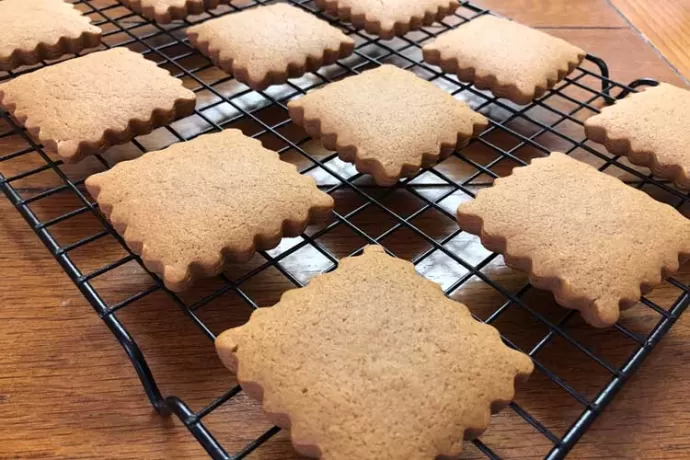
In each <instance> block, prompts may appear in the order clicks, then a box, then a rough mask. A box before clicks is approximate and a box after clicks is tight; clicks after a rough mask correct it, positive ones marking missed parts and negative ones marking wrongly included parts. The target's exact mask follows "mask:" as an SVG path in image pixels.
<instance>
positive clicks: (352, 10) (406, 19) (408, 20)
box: [316, 0, 460, 39]
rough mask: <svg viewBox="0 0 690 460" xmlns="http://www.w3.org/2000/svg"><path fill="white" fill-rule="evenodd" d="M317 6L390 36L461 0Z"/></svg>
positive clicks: (322, 1) (351, 0) (319, 1)
mask: <svg viewBox="0 0 690 460" xmlns="http://www.w3.org/2000/svg"><path fill="white" fill-rule="evenodd" d="M316 6H318V7H319V8H321V9H325V10H326V11H327V12H328V13H329V14H332V15H334V16H338V17H339V18H340V19H341V20H342V21H346V22H348V21H349V22H352V23H353V24H354V25H355V27H358V28H360V29H365V30H366V31H367V32H369V33H370V34H373V35H378V36H380V37H381V38H385V39H389V38H393V37H394V36H397V35H404V34H406V33H407V32H409V31H410V30H413V29H419V28H420V27H422V26H423V25H427V26H428V25H431V24H432V23H434V21H440V20H441V19H443V18H444V17H446V16H448V15H449V14H452V13H453V12H454V11H455V10H456V9H457V8H458V7H459V6H460V3H459V2H458V1H457V0H316Z"/></svg>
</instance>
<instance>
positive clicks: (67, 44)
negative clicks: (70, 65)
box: [0, 0, 101, 70]
mask: <svg viewBox="0 0 690 460" xmlns="http://www.w3.org/2000/svg"><path fill="white" fill-rule="evenodd" d="M100 43H101V29H100V28H98V27H96V26H94V25H92V24H91V20H90V19H89V18H88V17H87V16H82V14H81V13H80V12H79V11H77V9H75V8H74V6H73V5H71V4H69V3H66V2H64V1H63V0H3V1H1V2H0V70H13V69H16V68H17V67H20V66H22V65H33V64H38V63H39V62H41V61H42V60H44V59H57V58H59V57H60V56H62V55H64V54H69V53H78V52H80V51H82V50H84V49H86V48H93V47H96V46H98V45H100Z"/></svg>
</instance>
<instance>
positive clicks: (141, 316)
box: [0, 0, 690, 459]
mask: <svg viewBox="0 0 690 460" xmlns="http://www.w3.org/2000/svg"><path fill="white" fill-rule="evenodd" d="M482 4H484V5H486V6H488V7H490V8H493V9H495V10H496V11H498V12H501V13H503V14H505V15H507V16H510V17H512V18H514V19H516V20H519V21H522V22H524V23H527V24H529V25H532V26H537V27H541V28H545V29H548V31H549V33H553V34H554V35H558V36H561V37H563V38H566V39H567V40H570V41H571V42H573V43H575V44H577V45H579V46H581V47H583V48H585V49H587V50H588V51H590V52H591V53H593V54H595V55H598V56H600V57H602V58H604V59H605V60H606V61H607V62H608V64H609V66H610V68H611V71H612V76H613V78H614V79H616V80H619V81H624V82H626V81H630V80H632V79H635V78H638V77H640V76H648V77H653V78H657V79H660V80H665V81H669V82H672V83H675V84H679V85H685V84H687V80H686V79H685V78H684V77H683V75H685V76H690V56H689V55H688V50H690V29H688V24H690V2H688V1H687V0H673V1H672V0H669V1H664V2H656V1H653V0H612V1H611V2H610V3H609V2H607V1H605V0H578V1H577V2H572V1H567V0H562V1H556V0H520V1H517V0H511V1H505V0H504V1H501V0H483V1H482ZM621 12H623V13H624V15H622V14H621ZM641 32H642V33H644V34H645V35H646V37H647V39H645V38H644V37H643V36H642V35H641ZM650 41H651V43H650ZM662 53H663V54H662ZM673 66H675V67H673ZM57 206H58V208H59V203H58V204H57ZM55 212H59V209H57V210H56V211H55ZM0 216H2V218H1V219H0V241H1V243H0V258H1V260H2V261H3V273H2V278H1V279H0V307H1V308H0V324H1V326H0V346H1V348H2V350H3V352H2V354H1V355H0V458H2V459H9V458H13V459H14V458H70V459H72V458H94V457H99V458H109V459H125V458H205V454H204V452H203V450H202V449H201V448H200V447H199V445H198V444H197V443H196V442H195V441H194V440H193V439H192V437H191V436H190V435H189V433H188V432H187V430H186V429H185V428H184V427H183V426H181V425H180V424H179V423H178V422H176V421H175V420H174V419H173V418H161V417H159V416H158V415H157V414H155V413H154V412H153V411H152V410H151V408H150V406H149V405H148V401H147V400H146V399H145V397H144V395H143V392H142V391H141V387H140V384H139V381H138V379H137V378H136V375H135V373H134V371H133V369H132V367H131V365H130V363H129V361H128V359H127V358H126V356H125V354H124V353H123V352H122V350H121V348H120V347H119V345H118V344H117V343H116V342H115V340H114V339H113V337H112V336H111V334H110V333H109V331H108V330H107V329H106V328H105V327H104V326H103V324H102V323H101V321H100V320H99V319H98V317H97V316H96V315H95V314H94V313H93V311H92V310H91V308H90V307H89V305H88V304H87V303H86V302H85V300H84V299H83V298H82V297H81V295H80V294H79V292H78V291H77V290H76V288H75V287H74V286H73V284H72V283H71V282H70V281H69V279H68V278H67V277H66V276H65V274H64V273H63V272H62V271H61V270H60V268H59V267H58V265H57V264H56V263H55V262H54V261H53V260H52V258H51V257H50V256H49V255H48V253H47V252H46V250H45V248H44V247H43V246H42V245H41V244H40V243H39V241H38V240H37V239H36V237H35V236H34V235H33V233H32V231H31V230H30V229H29V228H28V226H27V225H26V224H25V222H24V221H23V220H22V219H21V218H20V216H19V215H18V214H17V213H16V212H15V211H14V210H13V209H12V207H11V206H10V205H9V204H8V202H7V201H6V200H4V199H0ZM685 271H686V272H687V271H688V269H687V267H686V268H685ZM686 274H687V273H686ZM131 275H132V274H131V273H128V272H127V271H126V270H125V271H124V272H123V273H120V274H119V275H118V277H116V278H115V279H114V280H112V282H113V283H115V288H116V289H118V288H122V289H123V290H126V289H127V287H128V285H127V283H128V282H130V280H131ZM686 278H687V277H686ZM658 295H660V296H662V297H663V296H664V295H667V296H670V295H671V294H666V293H664V292H663V291H662V292H660V293H659V294H658ZM123 315H124V316H125V320H126V322H127V324H128V327H129V328H130V330H131V331H132V332H133V334H135V335H136V336H137V338H138V340H139V342H140V345H141V346H142V348H143V349H144V351H145V353H146V354H147V356H148V357H149V363H150V365H151V367H152V368H153V370H154V373H155V374H156V376H157V377H158V379H159V381H160V383H161V386H162V387H163V388H164V390H165V391H166V393H168V394H179V395H189V396H188V397H187V401H188V402H189V403H190V404H191V405H192V407H193V408H195V409H198V408H199V407H200V406H201V404H203V403H205V402H208V401H209V399H210V398H211V397H212V396H214V395H218V394H220V393H221V392H222V391H223V390H224V389H226V388H227V387H228V385H229V384H230V383H231V382H232V377H231V376H230V375H229V373H227V372H226V371H225V370H224V369H222V367H221V366H220V365H219V363H218V361H217V359H216V358H215V356H214V352H213V348H212V345H211V343H210V342H209V341H207V340H204V339H203V337H201V334H200V332H199V331H198V330H197V329H195V328H193V327H192V326H191V325H190V324H189V322H188V321H187V320H186V319H185V318H184V316H183V314H182V313H181V312H180V311H179V310H177V309H171V308H170V306H169V304H168V303H166V302H162V301H161V302H157V301H151V302H147V303H146V304H145V305H144V306H142V307H140V308H138V309H137V310H136V311H124V312H123ZM642 320H644V318H642ZM583 327H584V326H583ZM689 341H690V315H686V317H684V318H682V319H681V320H680V321H679V323H678V324H677V325H676V327H675V328H674V330H673V331H672V332H671V333H670V334H669V336H668V337H667V338H666V339H665V340H664V341H663V342H662V343H661V345H660V346H659V347H658V348H657V349H656V350H655V351H654V352H653V353H652V355H651V356H650V358H649V359H648V360H647V361H646V362H645V364H644V365H643V367H642V368H641V369H640V370H639V371H638V372H637V374H636V375H635V376H634V377H633V378H632V379H631V381H630V382H629V383H628V384H627V385H626V386H625V388H624V389H623V391H622V392H621V393H620V394H619V396H618V397H617V398H616V400H615V401H614V403H613V404H611V406H609V408H608V409H607V410H606V411H605V412H604V414H603V415H602V416H601V417H600V418H599V419H598V421H597V422H596V423H595V424H594V426H593V428H592V429H591V430H590V432H589V433H587V434H586V435H585V437H584V438H583V439H582V441H581V442H580V443H579V444H578V445H577V447H576V448H575V449H574V451H573V452H572V458H688V457H689V456H690V415H688V411H687V408H686V405H685V404H684V403H685V396H686V395H685V393H686V392H687V388H688V385H690V344H689V343H688V342H689ZM597 343H598V344H599V346H601V347H607V346H608V345H607V344H608V343H609V342H607V341H605V340H602V341H600V342H597ZM616 347H617V345H615V344H613V345H611V349H602V350H599V351H600V352H602V353H608V352H610V356H612V357H615V356H617V355H620V354H622V353H624V350H618V349H617V348H616ZM554 359H558V357H555V358H554ZM568 377H569V378H570V379H572V381H573V382H575V384H582V385H585V387H586V385H587V382H588V381H589V379H590V378H591V375H590V370H589V369H586V368H584V369H578V368H577V364H576V363H574V364H573V368H572V369H571V371H570V373H569V375H568ZM532 388H533V390H531V391H533V392H537V393H538V394H536V396H535V398H533V401H536V403H534V404H535V405H534V406H533V407H530V409H531V410H533V411H537V412H539V413H540V414H542V415H543V416H544V417H545V418H546V419H547V420H549V421H551V422H553V423H554V426H556V427H558V426H559V425H558V420H559V415H560V414H566V413H569V411H571V410H572V408H570V407H565V406H561V405H559V403H558V402H557V401H558V400H559V399H558V398H559V396H558V395H555V394H551V391H552V390H550V389H549V387H548V386H544V385H542V384H541V383H539V382H536V383H534V385H533V386H532ZM539 401H542V403H541V404H542V406H543V407H542V406H539V404H538V402H539ZM239 404H241V405H242V406H241V407H240V409H239V414H240V416H239V417H238V416H237V413H238V412H233V411H230V410H224V411H222V413H220V414H214V415H213V416H212V418H215V419H216V420H209V423H215V425H214V428H215V429H214V432H215V433H216V434H217V435H218V437H219V438H221V439H223V440H224V441H226V446H227V447H229V448H231V449H232V448H235V447H240V446H242V445H243V444H244V443H246V442H247V441H248V440H250V439H252V438H253V437H254V436H256V435H257V434H258V433H259V432H260V430H261V429H263V428H265V427H266V426H267V425H266V424H265V422H262V421H261V414H260V411H259V409H258V407H256V405H255V404H251V403H250V402H248V401H245V400H242V401H240V402H239ZM235 410H237V407H236V408H235ZM233 414H234V415H233ZM243 418H245V419H246V418H248V419H250V420H253V421H254V424H253V425H251V424H250V425H251V426H249V427H248V426H247V424H246V423H244V422H243V421H242V419H243ZM221 421H222V423H221ZM509 422H510V420H508V421H507V422H505V423H504V421H502V419H501V418H500V417H499V419H498V420H497V421H495V427H492V430H491V431H490V434H489V436H491V437H492V439H500V441H497V442H499V444H500V445H502V446H509V447H510V448H511V450H510V452H512V455H513V456H514V457H515V458H537V457H538V455H537V452H543V447H544V446H541V445H531V444H530V443H529V442H527V441H526V439H528V438H526V437H525V436H524V433H522V432H521V431H520V430H519V429H516V428H515V427H514V425H512V424H511V423H509ZM228 439H231V441H229V442H227V440H228ZM475 455H476V451H473V450H472V448H471V447H470V448H468V450H467V452H466V453H465V455H464V457H467V458H474V457H475ZM254 458H265V459H269V458H281V459H284V458H296V457H295V455H294V453H292V451H291V449H290V447H289V443H288V442H287V438H286V436H285V434H280V435H279V436H278V437H277V439H274V440H271V441H269V443H268V445H267V446H265V447H264V448H262V449H261V450H260V451H259V453H258V454H257V456H256V457H254Z"/></svg>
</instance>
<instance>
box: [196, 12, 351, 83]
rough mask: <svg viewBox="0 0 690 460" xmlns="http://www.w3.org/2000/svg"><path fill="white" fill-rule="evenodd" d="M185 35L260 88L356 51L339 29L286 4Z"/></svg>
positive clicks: (199, 27)
mask: <svg viewBox="0 0 690 460" xmlns="http://www.w3.org/2000/svg"><path fill="white" fill-rule="evenodd" d="M187 35H188V36H189V40H190V41H191V42H192V44H193V45H194V46H195V47H196V48H198V49H199V50H200V51H201V52H202V53H203V54H204V55H206V56H208V57H209V58H210V59H211V61H213V63H214V64H215V65H216V66H218V67H220V68H221V69H223V70H224V71H225V72H227V73H229V74H232V75H233V76H234V77H235V79H237V81H240V82H242V83H245V84H246V85H248V86H249V87H251V88H253V89H256V90H263V89H266V88H267V87H268V86H270V85H276V84H281V83H285V82H286V81H287V80H288V78H297V77H301V76H302V75H304V74H305V73H306V72H307V71H314V70H318V69H319V68H320V67H322V66H324V65H329V64H333V63H334V62H335V61H337V60H338V59H339V58H343V57H346V56H349V55H350V54H352V52H353V51H354V49H355V42H354V40H352V39H351V38H350V37H348V36H347V35H345V34H344V33H343V32H342V31H341V30H340V29H336V28H335V27H332V26H330V25H329V24H328V23H327V22H325V21H322V20H320V19H318V18H317V17H316V16H314V15H312V14H309V13H307V12H305V11H303V10H301V9H299V8H297V7H293V6H289V5H285V4H282V3H277V4H274V5H270V6H259V7H256V8H251V9H249V10H244V11H241V12H239V13H235V14H229V15H227V16H223V17H221V18H217V19H211V20H210V21H206V22H204V23H202V24H199V25H197V26H194V27H190V28H189V29H187Z"/></svg>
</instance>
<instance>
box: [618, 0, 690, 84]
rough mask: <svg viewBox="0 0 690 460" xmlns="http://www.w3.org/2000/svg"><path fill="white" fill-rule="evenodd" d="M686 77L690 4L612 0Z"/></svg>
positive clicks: (688, 71) (685, 1)
mask: <svg viewBox="0 0 690 460" xmlns="http://www.w3.org/2000/svg"><path fill="white" fill-rule="evenodd" d="M610 1H611V3H612V4H613V6H614V7H616V8H617V9H618V10H619V11H620V12H621V13H622V14H623V15H624V16H625V17H626V18H628V20H629V21H630V22H631V23H632V25H633V27H635V28H637V29H638V30H639V31H640V32H641V33H642V34H643V35H644V36H645V37H646V38H647V39H648V40H649V41H650V43H651V44H652V46H654V47H656V48H657V49H658V50H659V51H660V52H661V54H663V55H664V56H665V57H666V58H667V59H668V60H669V61H670V62H671V64H672V65H673V66H674V67H675V68H676V69H678V71H679V72H680V74H681V75H684V76H685V78H686V79H687V78H690V1H688V0H669V1H657V2H654V1H649V0H610Z"/></svg>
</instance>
